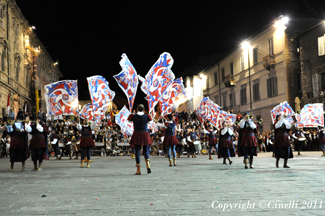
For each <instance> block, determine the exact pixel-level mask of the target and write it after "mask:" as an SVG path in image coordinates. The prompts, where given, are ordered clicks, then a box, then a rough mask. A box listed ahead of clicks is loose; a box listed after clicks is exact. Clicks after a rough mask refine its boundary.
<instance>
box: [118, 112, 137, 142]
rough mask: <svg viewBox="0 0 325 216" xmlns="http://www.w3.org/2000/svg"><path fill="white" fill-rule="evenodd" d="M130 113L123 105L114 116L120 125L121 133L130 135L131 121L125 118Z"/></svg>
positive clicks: (131, 129)
mask: <svg viewBox="0 0 325 216" xmlns="http://www.w3.org/2000/svg"><path fill="white" fill-rule="evenodd" d="M130 114H131V113H130V111H129V110H128V109H127V108H126V107H125V106H124V107H123V109H121V110H120V112H119V113H118V114H117V115H116V116H115V122H116V124H118V125H119V126H120V127H121V131H122V133H123V134H124V135H128V136H131V135H132V134H133V131H134V126H133V122H131V121H128V120H127V119H128V117H129V115H130Z"/></svg>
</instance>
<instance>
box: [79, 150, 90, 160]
mask: <svg viewBox="0 0 325 216" xmlns="http://www.w3.org/2000/svg"><path fill="white" fill-rule="evenodd" d="M90 149H91V147H81V160H84V159H85V157H87V159H88V160H90Z"/></svg>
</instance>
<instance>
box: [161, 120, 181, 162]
mask: <svg viewBox="0 0 325 216" xmlns="http://www.w3.org/2000/svg"><path fill="white" fill-rule="evenodd" d="M167 119H168V121H167V122H166V123H165V124H161V123H157V125H158V126H160V127H164V128H165V138H164V142H163V145H164V146H165V147H166V149H167V155H168V160H169V166H173V163H172V159H171V153H170V152H171V151H173V162H174V166H176V150H175V147H176V145H177V144H178V139H177V138H176V136H175V127H176V123H175V122H174V121H173V116H172V114H168V115H167Z"/></svg>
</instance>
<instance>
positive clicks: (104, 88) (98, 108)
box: [87, 76, 115, 123]
mask: <svg viewBox="0 0 325 216" xmlns="http://www.w3.org/2000/svg"><path fill="white" fill-rule="evenodd" d="M87 81H88V87H89V94H90V98H91V103H92V105H93V112H94V120H95V122H96V123H98V122H99V121H100V116H101V113H102V112H103V110H102V109H104V108H105V107H107V106H108V103H109V102H110V101H112V100H113V99H114V97H115V92H113V91H112V90H110V88H109V86H108V82H107V81H106V79H105V78H104V77H102V76H92V77H88V78H87Z"/></svg>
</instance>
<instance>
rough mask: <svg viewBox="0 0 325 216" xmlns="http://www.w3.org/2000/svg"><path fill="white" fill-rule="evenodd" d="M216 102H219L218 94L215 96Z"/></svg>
mask: <svg viewBox="0 0 325 216" xmlns="http://www.w3.org/2000/svg"><path fill="white" fill-rule="evenodd" d="M214 102H215V103H216V104H219V95H217V96H215V97H214Z"/></svg>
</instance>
